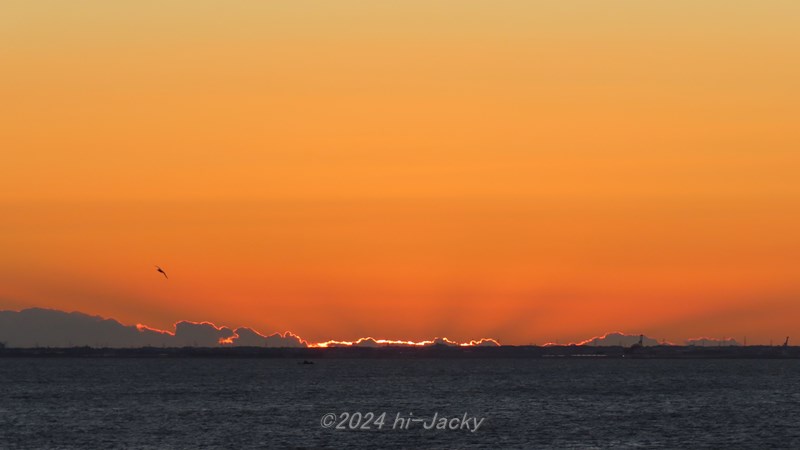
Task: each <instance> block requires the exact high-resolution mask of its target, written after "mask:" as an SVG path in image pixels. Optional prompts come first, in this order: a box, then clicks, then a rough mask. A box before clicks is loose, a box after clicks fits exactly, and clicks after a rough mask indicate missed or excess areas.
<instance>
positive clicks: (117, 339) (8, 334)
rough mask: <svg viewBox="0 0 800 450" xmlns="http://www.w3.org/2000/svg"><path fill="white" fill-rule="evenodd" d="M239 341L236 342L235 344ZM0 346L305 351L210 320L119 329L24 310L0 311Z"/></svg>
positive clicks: (288, 339) (84, 318)
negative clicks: (167, 326) (169, 326)
mask: <svg viewBox="0 0 800 450" xmlns="http://www.w3.org/2000/svg"><path fill="white" fill-rule="evenodd" d="M239 339H241V341H239ZM0 342H2V343H4V344H5V345H6V346H8V347H21V348H25V347H83V346H89V347H110V348H111V347H113V348H126V347H219V346H227V345H239V346H242V345H247V346H256V347H305V346H306V343H305V341H303V340H302V339H300V338H299V337H297V336H295V335H293V334H291V333H284V334H283V335H281V334H278V333H275V334H273V335H271V336H263V335H261V334H259V333H258V332H256V331H254V330H251V329H249V328H237V329H236V331H233V330H231V329H230V328H228V327H218V326H216V325H214V324H213V323H210V322H190V321H185V320H184V321H180V322H178V323H176V324H175V329H174V331H167V330H158V329H155V328H151V327H148V326H146V325H141V324H139V325H123V324H121V323H119V322H117V321H116V320H114V319H106V318H103V317H99V316H90V315H88V314H83V313H80V312H71V313H67V312H64V311H57V310H53V309H43V308H30V309H24V310H22V311H0Z"/></svg>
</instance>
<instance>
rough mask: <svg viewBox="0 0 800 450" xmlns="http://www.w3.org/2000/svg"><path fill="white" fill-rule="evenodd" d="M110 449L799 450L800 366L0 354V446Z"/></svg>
mask: <svg viewBox="0 0 800 450" xmlns="http://www.w3.org/2000/svg"><path fill="white" fill-rule="evenodd" d="M356 412H360V413H361V414H362V415H366V414H367V413H369V412H371V413H374V414H376V415H380V414H381V413H383V412H385V413H386V416H385V417H386V420H385V423H384V425H383V426H382V428H379V427H378V426H377V425H376V424H375V423H374V422H373V423H371V424H370V426H371V429H369V430H365V429H355V430H352V429H344V430H337V429H328V428H324V427H322V426H321V420H322V419H323V416H324V415H325V414H326V413H333V414H336V415H337V416H338V415H341V414H342V413H350V414H351V419H353V417H355V419H362V418H360V417H358V416H354V413H356ZM398 413H399V414H400V415H401V417H404V418H408V417H414V418H428V419H429V418H430V417H431V416H433V415H434V413H438V416H439V417H441V416H446V417H447V418H448V419H450V418H454V417H457V418H459V419H462V418H463V416H464V413H467V414H468V416H469V417H478V418H484V419H485V420H484V422H483V423H482V425H481V426H480V427H479V428H478V429H477V431H474V432H472V431H469V430H467V429H458V430H450V429H445V430H437V429H435V428H434V429H425V428H424V427H423V425H424V423H422V422H414V423H413V424H412V425H410V426H409V427H408V429H405V428H402V425H397V426H395V427H394V428H393V423H395V422H396V418H397V414H398ZM411 414H413V416H411ZM355 419H353V422H352V424H354V425H356V426H363V425H364V423H363V422H364V420H363V419H362V420H360V421H359V420H355ZM428 421H430V420H428ZM336 422H337V423H338V422H339V420H336ZM426 423H427V422H426ZM470 425H473V426H472V428H474V424H470ZM349 427H350V425H349V424H346V427H345V428H349ZM115 447H134V448H318V447H329V448H385V447H406V448H465V447H474V448H632V447H637V448H656V447H663V448H754V449H763V448H800V361H798V360H624V359H609V360H599V359H591V360H583V359H578V358H574V359H531V360H522V359H514V360H496V359H463V360H380V359H361V360H349V359H345V360H317V361H316V364H314V365H299V364H298V363H297V361H296V360H290V359H66V358H65V359H25V358H19V359H15V358H4V359H0V448H97V449H105V448H115Z"/></svg>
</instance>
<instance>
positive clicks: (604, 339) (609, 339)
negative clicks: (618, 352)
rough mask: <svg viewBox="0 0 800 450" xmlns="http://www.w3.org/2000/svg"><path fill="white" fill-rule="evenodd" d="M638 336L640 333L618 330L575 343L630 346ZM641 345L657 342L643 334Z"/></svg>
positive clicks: (655, 343)
mask: <svg viewBox="0 0 800 450" xmlns="http://www.w3.org/2000/svg"><path fill="white" fill-rule="evenodd" d="M639 336H640V335H638V334H625V333H619V332H615V333H607V334H605V335H603V336H598V337H593V338H591V339H587V340H585V341H583V342H579V343H578V344H577V345H585V346H596V347H613V346H620V347H630V346H631V345H633V344H638V343H639ZM642 345H644V346H646V347H647V346H652V345H659V343H658V341H657V340H655V339H653V338H649V337H647V336H643V337H642Z"/></svg>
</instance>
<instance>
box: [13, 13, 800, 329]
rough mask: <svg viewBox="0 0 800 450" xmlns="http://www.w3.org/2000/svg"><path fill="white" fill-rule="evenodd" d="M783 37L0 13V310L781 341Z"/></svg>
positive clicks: (753, 18)
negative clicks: (160, 270)
mask: <svg viewBox="0 0 800 450" xmlns="http://www.w3.org/2000/svg"><path fill="white" fill-rule="evenodd" d="M798 23H800V2H797V1H796V0H786V1H759V2H730V1H703V2H697V1H688V0H687V1H680V0H669V1H648V2H642V1H638V0H637V1H615V2H599V1H594V0H593V1H572V2H567V1H548V2H544V1H541V2H540V1H529V0H518V1H516V0H515V1H510V0H509V1H505V0H500V1H470V0H452V1H430V0H419V1H417V0H403V1H386V2H378V1H373V0H364V1H351V0H342V1H331V2H308V1H297V0H291V1H288V0H287V1H275V2H260V1H225V2H222V1H201V0H191V1H189V0H187V1H167V2H164V1H143V0H137V1H117V2H107V1H71V2H64V1H31V0H24V1H13V0H6V1H3V2H2V4H0V101H2V107H0V309H18V308H23V307H28V306H43V307H53V308H58V309H65V310H80V311H84V312H88V313H92V314H101V315H105V316H111V317H114V318H117V319H118V320H121V321H123V322H125V323H137V322H139V323H146V324H148V325H151V326H158V327H163V328H170V327H171V324H172V323H173V322H175V321H177V320H181V319H186V320H210V321H213V322H215V323H217V324H220V325H229V326H251V327H254V328H256V329H259V330H262V331H264V332H269V331H283V330H292V331H293V332H295V333H298V334H300V335H301V336H303V337H304V338H306V339H308V340H311V341H323V340H327V339H348V340H349V339H356V338H358V337H362V336H369V335H371V336H375V337H381V338H394V339H413V340H419V339H426V338H430V337H433V336H448V337H450V338H453V339H457V340H468V339H472V338H478V337H487V336H491V337H494V338H497V339H499V340H500V341H501V342H503V343H508V344H523V343H530V342H534V343H544V342H548V341H555V340H559V341H561V342H568V341H579V340H582V339H584V338H587V337H591V336H593V335H598V334H603V333H605V332H607V331H616V330H619V331H623V332H628V333H637V334H638V333H640V332H642V333H645V334H647V335H648V336H651V337H654V338H657V339H662V338H665V339H667V340H672V341H676V342H680V341H682V340H683V339H685V338H690V337H696V336H699V335H708V336H712V337H725V336H732V337H735V338H737V339H740V340H741V338H743V337H744V336H745V335H746V336H747V337H748V342H749V343H757V342H762V343H767V342H769V340H770V339H774V340H776V341H778V340H782V339H783V337H784V336H786V335H796V336H798V338H799V339H800V321H799V320H798V319H799V318H800V176H799V175H800V126H799V125H800V58H798V55H800V27H798V26H797V25H798ZM154 264H158V265H161V266H162V267H164V268H165V270H167V272H168V273H169V274H170V280H169V281H166V280H164V279H162V278H161V277H160V276H159V275H158V274H157V273H156V272H155V270H154V268H153V265H154Z"/></svg>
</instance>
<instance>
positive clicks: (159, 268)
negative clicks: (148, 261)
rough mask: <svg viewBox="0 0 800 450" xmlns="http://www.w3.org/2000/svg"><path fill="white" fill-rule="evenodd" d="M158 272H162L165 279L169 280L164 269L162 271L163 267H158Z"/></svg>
mask: <svg viewBox="0 0 800 450" xmlns="http://www.w3.org/2000/svg"><path fill="white" fill-rule="evenodd" d="M156 271H157V272H161V275H164V278H166V279H168V280H169V277H168V276H167V272H164V269H162V268H161V267H158V266H156Z"/></svg>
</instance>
